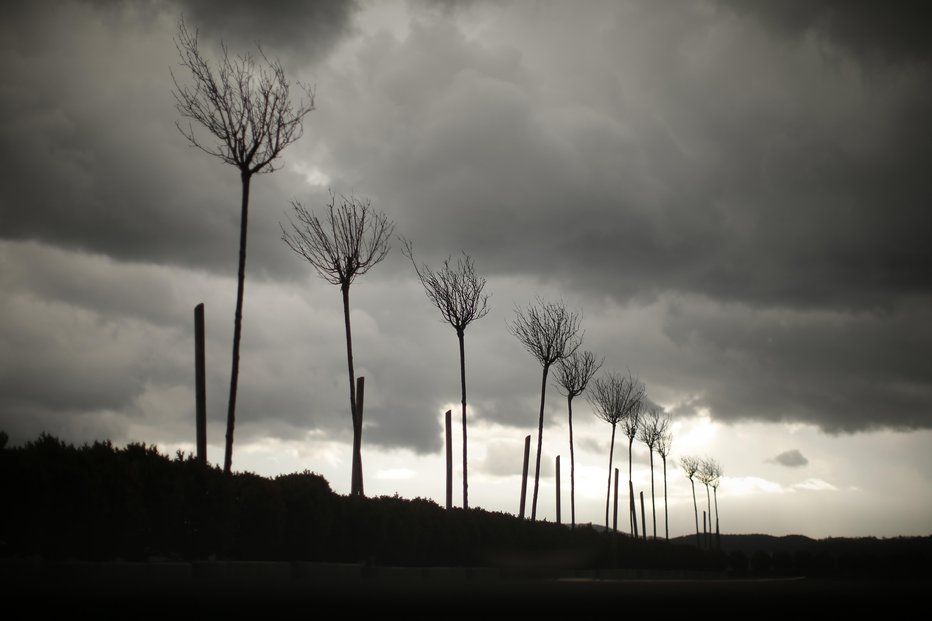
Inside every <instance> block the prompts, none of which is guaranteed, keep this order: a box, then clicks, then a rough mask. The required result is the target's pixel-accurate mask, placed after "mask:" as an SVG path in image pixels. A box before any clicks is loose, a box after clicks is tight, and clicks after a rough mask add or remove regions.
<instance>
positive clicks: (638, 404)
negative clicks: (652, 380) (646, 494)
mask: <svg viewBox="0 0 932 621" xmlns="http://www.w3.org/2000/svg"><path fill="white" fill-rule="evenodd" d="M629 379H630V381H631V383H632V384H633V385H635V388H634V389H632V392H631V399H630V401H629V402H628V404H627V406H628V407H627V410H626V412H625V415H624V418H622V420H621V430H622V431H623V432H624V434H625V435H626V436H628V498H629V499H630V502H629V503H628V506H629V517H630V518H631V534H632V535H634V536H635V537H637V524H638V516H637V507H636V505H635V502H634V477H633V456H632V445H633V444H634V439H635V438H636V437H637V435H638V431H639V430H640V428H641V415H642V411H643V408H644V399H645V397H646V396H647V393H646V389H645V388H644V384H642V383H641V382H639V381H638V380H637V379H636V378H631V377H630V374H629ZM641 526H645V525H644V524H642V525H641ZM645 532H646V528H645Z"/></svg>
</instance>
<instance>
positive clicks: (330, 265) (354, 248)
mask: <svg viewBox="0 0 932 621" xmlns="http://www.w3.org/2000/svg"><path fill="white" fill-rule="evenodd" d="M292 207H294V213H295V218H296V219H297V222H294V221H292V222H291V223H290V224H291V230H288V229H286V228H285V227H284V226H282V227H281V229H282V240H283V241H284V242H285V243H286V244H287V245H288V247H289V248H291V250H292V251H294V252H295V253H296V254H298V255H300V256H302V257H304V259H305V260H306V261H307V262H308V263H310V264H311V266H312V267H313V268H314V269H315V270H316V271H317V273H318V274H319V275H320V277H321V278H323V279H324V280H326V281H327V282H329V283H331V284H334V285H340V286H341V287H349V286H350V284H352V282H353V280H354V279H355V278H356V277H357V276H361V275H362V274H365V273H366V272H368V271H369V270H370V269H371V268H372V267H373V266H375V265H377V264H378V263H379V262H381V261H382V259H384V258H385V256H386V255H387V254H388V251H389V250H390V248H391V246H390V245H389V243H388V242H389V239H390V238H391V235H392V232H393V231H394V230H395V224H394V223H393V222H392V221H391V220H389V219H388V216H386V215H385V214H384V213H381V212H378V211H376V210H375V209H374V208H373V207H372V205H371V202H370V201H369V200H368V199H365V200H360V199H357V198H355V197H349V198H347V197H345V196H341V197H340V200H339V205H337V198H336V196H335V195H334V194H333V193H332V192H331V194H330V204H329V205H328V206H327V210H328V211H327V214H326V216H325V218H324V220H323V221H322V220H321V219H320V218H318V217H317V215H315V214H314V213H312V212H310V211H308V210H307V209H306V208H305V207H304V206H303V205H301V204H300V203H297V202H294V203H292Z"/></svg>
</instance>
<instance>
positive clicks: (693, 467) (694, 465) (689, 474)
mask: <svg viewBox="0 0 932 621" xmlns="http://www.w3.org/2000/svg"><path fill="white" fill-rule="evenodd" d="M680 466H681V467H682V468H683V472H684V473H685V474H686V478H687V479H689V484H690V485H691V486H692V488H693V511H694V512H695V514H696V545H697V546H701V539H700V535H699V505H698V504H697V503H696V482H695V480H694V479H695V477H696V474H697V473H698V472H699V467H700V466H701V463H700V461H699V459H698V458H696V457H692V456H687V457H681V458H680Z"/></svg>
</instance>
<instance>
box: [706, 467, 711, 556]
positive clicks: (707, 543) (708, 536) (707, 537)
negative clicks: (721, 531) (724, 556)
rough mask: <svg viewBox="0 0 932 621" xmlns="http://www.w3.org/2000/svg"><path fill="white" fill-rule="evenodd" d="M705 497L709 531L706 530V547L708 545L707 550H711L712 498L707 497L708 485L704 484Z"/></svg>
mask: <svg viewBox="0 0 932 621" xmlns="http://www.w3.org/2000/svg"><path fill="white" fill-rule="evenodd" d="M705 497H706V500H707V501H708V505H709V530H708V534H707V535H706V545H708V546H709V548H711V547H712V496H710V495H709V484H708V483H706V485H705Z"/></svg>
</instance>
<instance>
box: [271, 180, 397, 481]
mask: <svg viewBox="0 0 932 621" xmlns="http://www.w3.org/2000/svg"><path fill="white" fill-rule="evenodd" d="M292 207H293V208H294V215H295V218H296V219H297V222H294V221H292V222H291V226H290V230H289V229H286V228H285V227H284V226H282V240H283V241H284V242H285V243H286V244H288V247H289V248H291V250H292V251H294V252H295V253H296V254H298V255H300V256H301V257H303V258H304V259H305V260H306V261H307V262H308V263H310V264H311V267H313V268H314V269H315V270H316V271H317V274H318V275H319V276H320V277H321V278H323V279H324V280H326V281H327V282H329V283H330V284H332V285H339V287H340V293H341V294H342V297H343V323H344V325H345V328H346V366H347V372H348V375H349V394H350V415H351V417H352V422H353V469H352V481H351V487H350V493H351V494H352V495H359V496H362V495H363V494H364V490H363V480H362V417H361V416H360V414H361V412H359V411H358V407H357V405H358V404H357V401H356V375H355V372H354V370H353V333H352V329H351V327H350V310H349V290H350V285H351V284H353V281H354V280H355V279H356V277H357V276H362V275H363V274H365V273H366V272H368V271H369V270H370V269H372V268H373V267H374V266H375V265H377V264H378V263H379V262H380V261H382V259H384V258H385V256H386V255H387V254H388V251H389V248H390V246H389V240H390V239H391V236H392V232H393V231H394V230H395V224H394V223H393V222H392V221H391V220H389V218H388V216H386V215H385V214H384V213H382V212H380V211H377V210H375V209H374V208H373V207H372V204H371V202H370V201H369V200H368V199H365V200H361V199H358V198H355V197H349V198H347V197H344V196H341V197H340V201H339V204H337V200H336V197H335V196H334V195H333V193H331V194H330V204H329V205H328V206H327V212H326V214H325V215H324V217H323V220H321V219H320V218H318V217H317V216H316V215H315V214H314V213H312V212H310V211H308V210H307V209H305V208H304V207H303V206H302V205H301V204H300V203H296V202H295V203H292Z"/></svg>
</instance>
